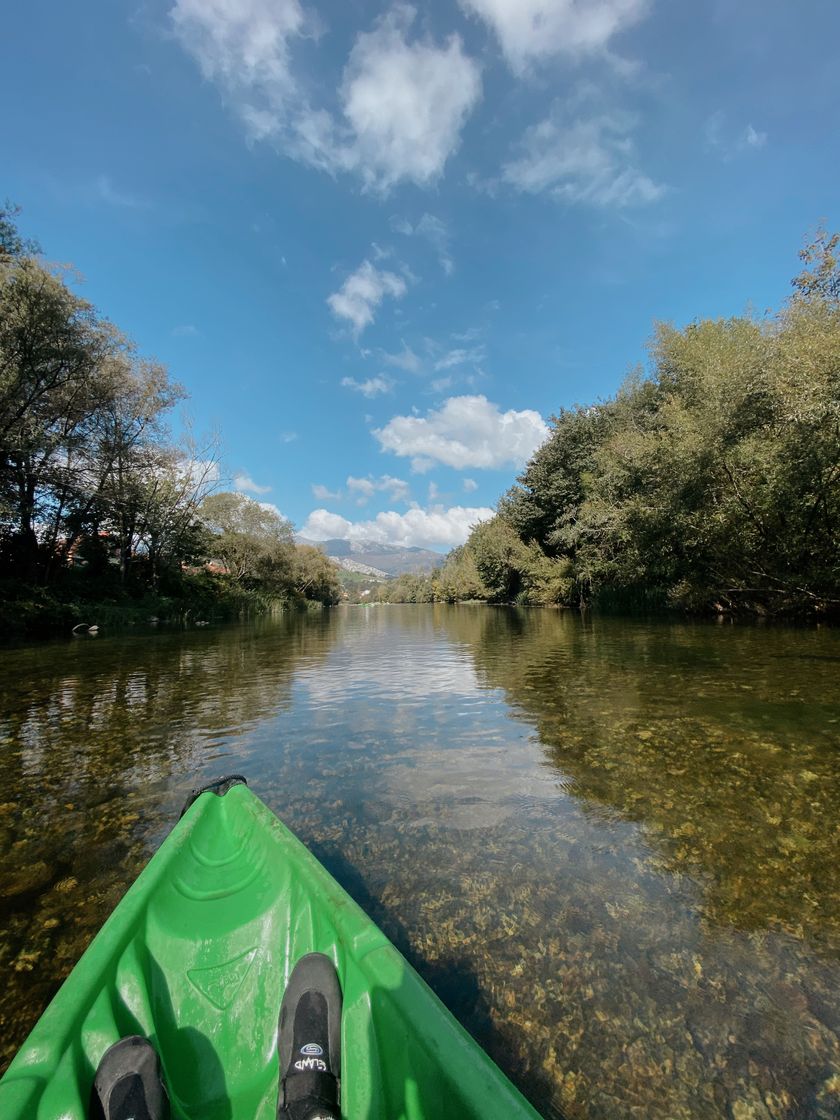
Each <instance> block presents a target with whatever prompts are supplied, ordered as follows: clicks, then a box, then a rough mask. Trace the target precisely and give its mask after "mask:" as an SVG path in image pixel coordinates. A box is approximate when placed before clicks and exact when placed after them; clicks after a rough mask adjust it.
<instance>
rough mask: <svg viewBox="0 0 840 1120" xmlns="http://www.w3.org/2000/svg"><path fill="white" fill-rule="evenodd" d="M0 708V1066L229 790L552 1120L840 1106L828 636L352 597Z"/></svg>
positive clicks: (116, 647) (34, 673)
mask: <svg viewBox="0 0 840 1120" xmlns="http://www.w3.org/2000/svg"><path fill="white" fill-rule="evenodd" d="M0 692H2V709H0V710H2V724H0V743H1V744H2V758H3V768H2V789H0V850H2V853H3V858H2V866H0V905H2V910H3V919H2V928H0V966H2V974H3V983H2V985H0V1039H2V1042H0V1047H1V1048H2V1060H3V1068H5V1065H6V1064H7V1063H8V1060H9V1059H10V1057H11V1056H12V1055H13V1053H14V1051H15V1050H16V1048H17V1046H18V1045H19V1044H20V1042H21V1041H22V1040H23V1038H24V1037H25V1035H26V1033H27V1031H28V1030H29V1028H30V1027H31V1026H32V1024H33V1022H34V1020H35V1019H36V1018H37V1016H38V1015H39V1014H40V1012H41V1011H42V1009H43V1007H44V1006H45V1004H46V1003H47V1002H48V1001H49V999H50V998H51V996H52V995H53V993H54V992H55V990H56V989H57V987H58V984H59V983H60V981H61V979H62V978H63V977H64V976H65V975H66V974H67V973H68V971H69V970H70V968H71V967H72V966H73V964H74V962H75V961H76V960H77V959H78V956H79V954H80V953H81V951H82V950H83V948H84V947H85V945H86V944H87V943H88V941H89V940H90V938H91V937H92V936H93V935H94V933H95V932H96V930H97V929H98V928H99V926H100V925H101V923H102V922H103V920H104V919H105V917H106V916H107V915H108V913H109V912H110V911H111V909H112V908H113V906H114V905H115V904H116V903H117V901H118V900H119V898H120V897H121V895H122V893H123V892H124V891H125V889H126V887H127V886H128V885H129V884H130V883H131V882H132V880H133V879H134V878H135V876H136V875H137V873H138V871H139V870H140V868H141V867H142V866H143V864H144V862H145V861H146V860H147V859H148V857H149V855H150V854H151V853H152V852H153V851H154V850H155V848H156V846H157V845H158V843H159V842H160V840H161V838H162V837H163V836H164V835H165V834H166V832H167V830H168V829H169V828H170V827H171V825H172V824H173V822H174V821H175V820H176V818H177V815H178V811H179V808H180V805H181V803H182V802H183V799H184V796H185V794H186V792H187V791H188V790H189V788H190V787H191V786H193V785H195V784H197V783H199V782H200V781H201V780H206V779H208V778H210V777H215V776H217V775H218V774H221V773H225V772H231V771H241V772H243V773H245V774H246V776H247V777H248V780H249V783H250V785H251V786H252V788H253V789H254V790H255V791H256V792H257V793H259V794H260V796H261V797H263V798H264V799H265V800H266V801H267V802H268V804H269V805H270V806H271V807H272V808H273V809H274V810H275V811H276V812H277V813H278V814H279V815H280V816H281V817H282V818H283V819H284V820H285V821H286V823H287V824H288V825H289V826H290V827H291V828H292V829H293V830H295V831H296V832H297V834H298V835H299V836H300V838H301V839H302V840H303V841H304V842H305V843H306V844H307V845H308V846H309V847H310V848H311V849H312V850H313V851H314V852H315V853H316V854H317V856H318V857H319V858H320V859H321V860H322V861H323V863H324V864H325V865H326V866H327V867H328V868H329V870H330V871H331V872H332V873H333V874H334V875H335V876H336V877H337V878H338V880H339V881H340V882H341V883H342V884H343V885H344V886H345V887H346V888H347V889H348V890H349V891H350V893H351V894H352V895H353V896H354V897H355V898H356V899H357V901H359V902H360V903H361V905H362V906H363V907H364V908H365V909H366V910H367V911H368V913H369V914H370V915H371V916H372V917H373V918H374V919H375V920H376V921H377V922H378V923H379V924H380V925H381V926H382V928H383V929H384V930H385V932H386V933H387V934H388V935H389V936H390V937H391V938H392V940H393V941H394V942H395V943H396V944H397V945H398V946H399V948H400V949H401V950H402V951H403V952H404V953H405V954H406V955H407V956H408V957H409V959H410V960H411V961H412V963H413V964H414V965H415V966H416V967H417V968H418V969H419V971H420V972H421V974H422V975H423V976H424V977H425V979H426V980H427V981H428V982H429V983H430V984H431V985H432V987H433V988H434V989H435V990H436V991H437V992H438V994H439V995H440V996H441V998H442V999H443V1000H444V1002H445V1003H447V1005H448V1006H449V1007H450V1008H451V1009H452V1011H453V1012H454V1013H455V1015H456V1016H457V1017H458V1018H459V1019H460V1020H461V1022H462V1023H464V1025H465V1026H466V1027H467V1028H468V1029H469V1030H470V1031H471V1032H472V1033H473V1034H474V1036H475V1037H476V1038H477V1039H478V1040H479V1041H480V1043H481V1044H482V1045H483V1046H484V1047H485V1048H486V1049H487V1050H488V1052H489V1053H490V1054H491V1055H492V1056H493V1058H494V1059H495V1060H496V1061H497V1062H498V1063H499V1065H501V1067H502V1068H503V1069H504V1070H505V1071H506V1072H507V1073H508V1074H509V1076H510V1077H511V1078H512V1079H513V1080H514V1081H515V1083H516V1084H517V1085H518V1086H519V1087H520V1088H521V1089H522V1090H523V1092H524V1093H525V1094H526V1095H527V1096H528V1097H529V1098H530V1099H531V1100H532V1101H533V1103H534V1104H535V1105H536V1107H537V1108H538V1109H539V1110H540V1111H541V1112H542V1113H543V1114H544V1115H545V1116H546V1117H552V1116H559V1115H561V1114H564V1115H565V1116H566V1117H568V1118H569V1120H578V1118H580V1120H623V1118H625V1117H638V1118H639V1120H642V1118H644V1120H682V1118H689V1117H691V1118H709V1120H718V1118H726V1120H753V1118H755V1120H770V1118H772V1120H776V1118H780V1120H781V1118H784V1120H793V1118H808V1120H829V1118H834V1120H836V1118H837V1117H840V831H839V830H838V822H840V633H838V632H837V631H833V630H830V629H801V630H800V629H794V628H783V627H770V626H767V627H752V626H744V627H740V626H731V625H714V624H706V623H698V624H688V623H679V622H669V621H656V622H649V621H634V620H630V621H628V620H619V619H613V618H597V617H596V618H594V619H593V618H589V619H587V618H581V617H579V616H578V615H576V614H571V613H560V612H556V611H550V610H538V609H534V610H525V609H515V608H492V607H482V606H476V607H470V606H463V607H446V606H416V607H415V606H405V607H396V606H378V607H367V608H365V607H359V608H352V607H349V608H337V609H335V610H332V611H326V612H324V613H323V614H315V615H305V616H297V615H296V616H286V617H283V618H281V619H279V620H277V621H262V622H255V623H248V624H242V625H239V626H230V627H220V628H218V629H214V628H207V629H203V630H193V631H189V632H184V631H180V630H168V629H166V628H164V627H160V628H157V629H156V630H153V631H149V632H144V633H139V632H132V633H129V634H127V635H121V636H116V637H108V636H99V637H97V638H87V637H85V638H77V639H74V640H67V641H60V642H52V643H48V644H40V645H31V646H25V647H20V648H7V649H4V650H2V651H0Z"/></svg>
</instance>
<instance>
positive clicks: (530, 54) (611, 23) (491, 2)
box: [461, 0, 650, 73]
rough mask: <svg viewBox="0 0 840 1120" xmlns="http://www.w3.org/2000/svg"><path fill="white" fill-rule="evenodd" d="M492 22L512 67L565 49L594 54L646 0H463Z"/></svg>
mask: <svg viewBox="0 0 840 1120" xmlns="http://www.w3.org/2000/svg"><path fill="white" fill-rule="evenodd" d="M461 6H462V7H463V8H464V9H465V10H466V11H468V12H472V13H473V14H474V15H477V16H478V17H479V18H480V19H482V20H484V22H485V23H486V24H488V25H489V26H490V28H491V29H492V31H493V32H494V33H495V35H496V37H497V38H498V40H499V43H500V45H501V48H502V51H503V52H504V55H505V58H506V59H507V61H508V64H509V66H510V67H511V69H512V70H514V71H516V72H517V73H521V72H522V71H523V70H525V69H526V68H527V66H528V64H529V63H530V62H532V61H534V60H540V59H546V58H550V57H552V56H553V55H559V54H564V55H567V56H571V57H576V56H581V55H586V54H593V53H595V52H598V51H603V50H605V49H606V48H607V46H608V44H609V42H610V40H611V39H612V38H613V36H614V35H616V34H618V33H619V32H620V31H624V30H625V29H626V28H628V27H632V26H633V25H634V24H636V23H638V22H639V21H640V20H641V19H642V18H643V17H644V16H645V15H647V12H648V10H649V8H650V2H649V0H585V2H581V0H461Z"/></svg>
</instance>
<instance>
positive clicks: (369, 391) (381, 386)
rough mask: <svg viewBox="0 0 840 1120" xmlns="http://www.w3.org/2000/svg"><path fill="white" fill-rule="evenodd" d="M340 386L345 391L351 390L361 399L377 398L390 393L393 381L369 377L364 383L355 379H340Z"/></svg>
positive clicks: (385, 378)
mask: <svg viewBox="0 0 840 1120" xmlns="http://www.w3.org/2000/svg"><path fill="white" fill-rule="evenodd" d="M341 384H342V385H343V386H344V388H345V389H353V390H355V391H356V392H357V393H361V394H362V396H363V397H368V398H370V397H378V396H379V395H380V394H381V393H390V392H391V390H392V389H393V387H394V383H393V381H391V380H390V379H389V378H387V377H381V376H380V377H369V378H368V379H367V380H366V381H357V380H356V378H355V377H342V379H341Z"/></svg>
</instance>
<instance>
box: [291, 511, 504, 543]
mask: <svg viewBox="0 0 840 1120" xmlns="http://www.w3.org/2000/svg"><path fill="white" fill-rule="evenodd" d="M491 517H493V510H492V509H489V508H488V507H487V506H477V507H468V506H451V507H449V508H445V507H443V506H433V507H432V508H431V509H427V510H424V509H419V508H414V509H409V510H406V511H405V513H397V512H396V510H386V511H384V512H382V513H379V514H377V515H376V517H375V518H372V519H371V520H369V521H349V520H348V519H347V518H346V517H341V516H340V514H337V513H330V512H329V510H326V509H315V510H313V511H312V513H310V515H309V517H308V518H307V520H306V524H305V525H304V526H303V529H302V530H301V532H302V534H303V536H305V537H309V538H311V539H312V540H316V541H324V540H329V539H331V538H334V537H339V538H342V539H346V540H351V541H368V542H372V543H376V544H392V545H398V546H400V547H401V548H415V547H416V548H431V549H443V550H448V549H450V548H455V547H456V545H459V544H463V543H464V541H465V540H466V539H467V537H468V536H469V533H470V529H471V528H472V526H473V525H477V524H478V523H479V522H480V521H487V520H489V518H491Z"/></svg>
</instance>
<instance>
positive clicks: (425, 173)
mask: <svg viewBox="0 0 840 1120" xmlns="http://www.w3.org/2000/svg"><path fill="white" fill-rule="evenodd" d="M415 14H416V13H415V10H414V8H412V7H411V6H410V5H408V4H397V5H395V6H394V7H393V8H392V9H391V10H390V12H387V13H386V14H385V15H384V16H382V17H381V18H380V19H379V20H378V22H377V24H376V26H375V27H374V29H373V30H372V31H370V32H367V33H365V34H362V35H360V36H359V37H358V39H357V40H356V43H355V46H354V47H353V50H352V52H351V54H350V58H349V60H348V63H347V69H346V71H345V74H344V81H343V83H342V89H341V97H342V102H343V108H344V114H345V116H346V118H347V120H348V121H349V123H350V126H351V128H352V130H353V133H354V137H353V141H352V145H351V148H350V155H349V162H351V163H353V164H355V165H356V169H358V170H359V171H360V173H361V174H362V175H363V177H364V178H365V179H366V181H367V182H368V183H369V184H372V185H377V186H379V187H384V188H388V187H390V186H392V185H393V184H394V183H397V182H399V181H400V180H401V179H410V180H412V181H413V182H415V183H418V184H420V185H423V184H426V183H430V182H433V181H434V180H435V179H437V178H439V177H440V175H441V173H442V171H443V167H444V164H445V163H446V161H447V159H448V158H449V156H450V155H451V154H452V152H453V151H454V150H455V149H456V148H457V146H458V143H459V139H460V133H461V129H462V128H463V125H464V122H465V121H466V119H467V117H468V115H469V114H470V112H472V110H473V108H474V107H475V105H476V104H477V103H478V100H479V98H480V97H481V78H480V74H479V68H478V65H477V64H476V63H475V62H474V61H473V59H471V58H470V57H469V56H468V55H466V54H465V53H464V50H463V46H462V43H461V39H460V37H459V36H458V35H451V36H450V37H449V38H448V39H447V40H446V43H445V44H444V45H443V46H438V45H436V44H435V43H434V42H432V41H431V40H430V39H419V40H415V41H414V42H409V32H410V29H411V25H412V24H413V22H414V19H415Z"/></svg>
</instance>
